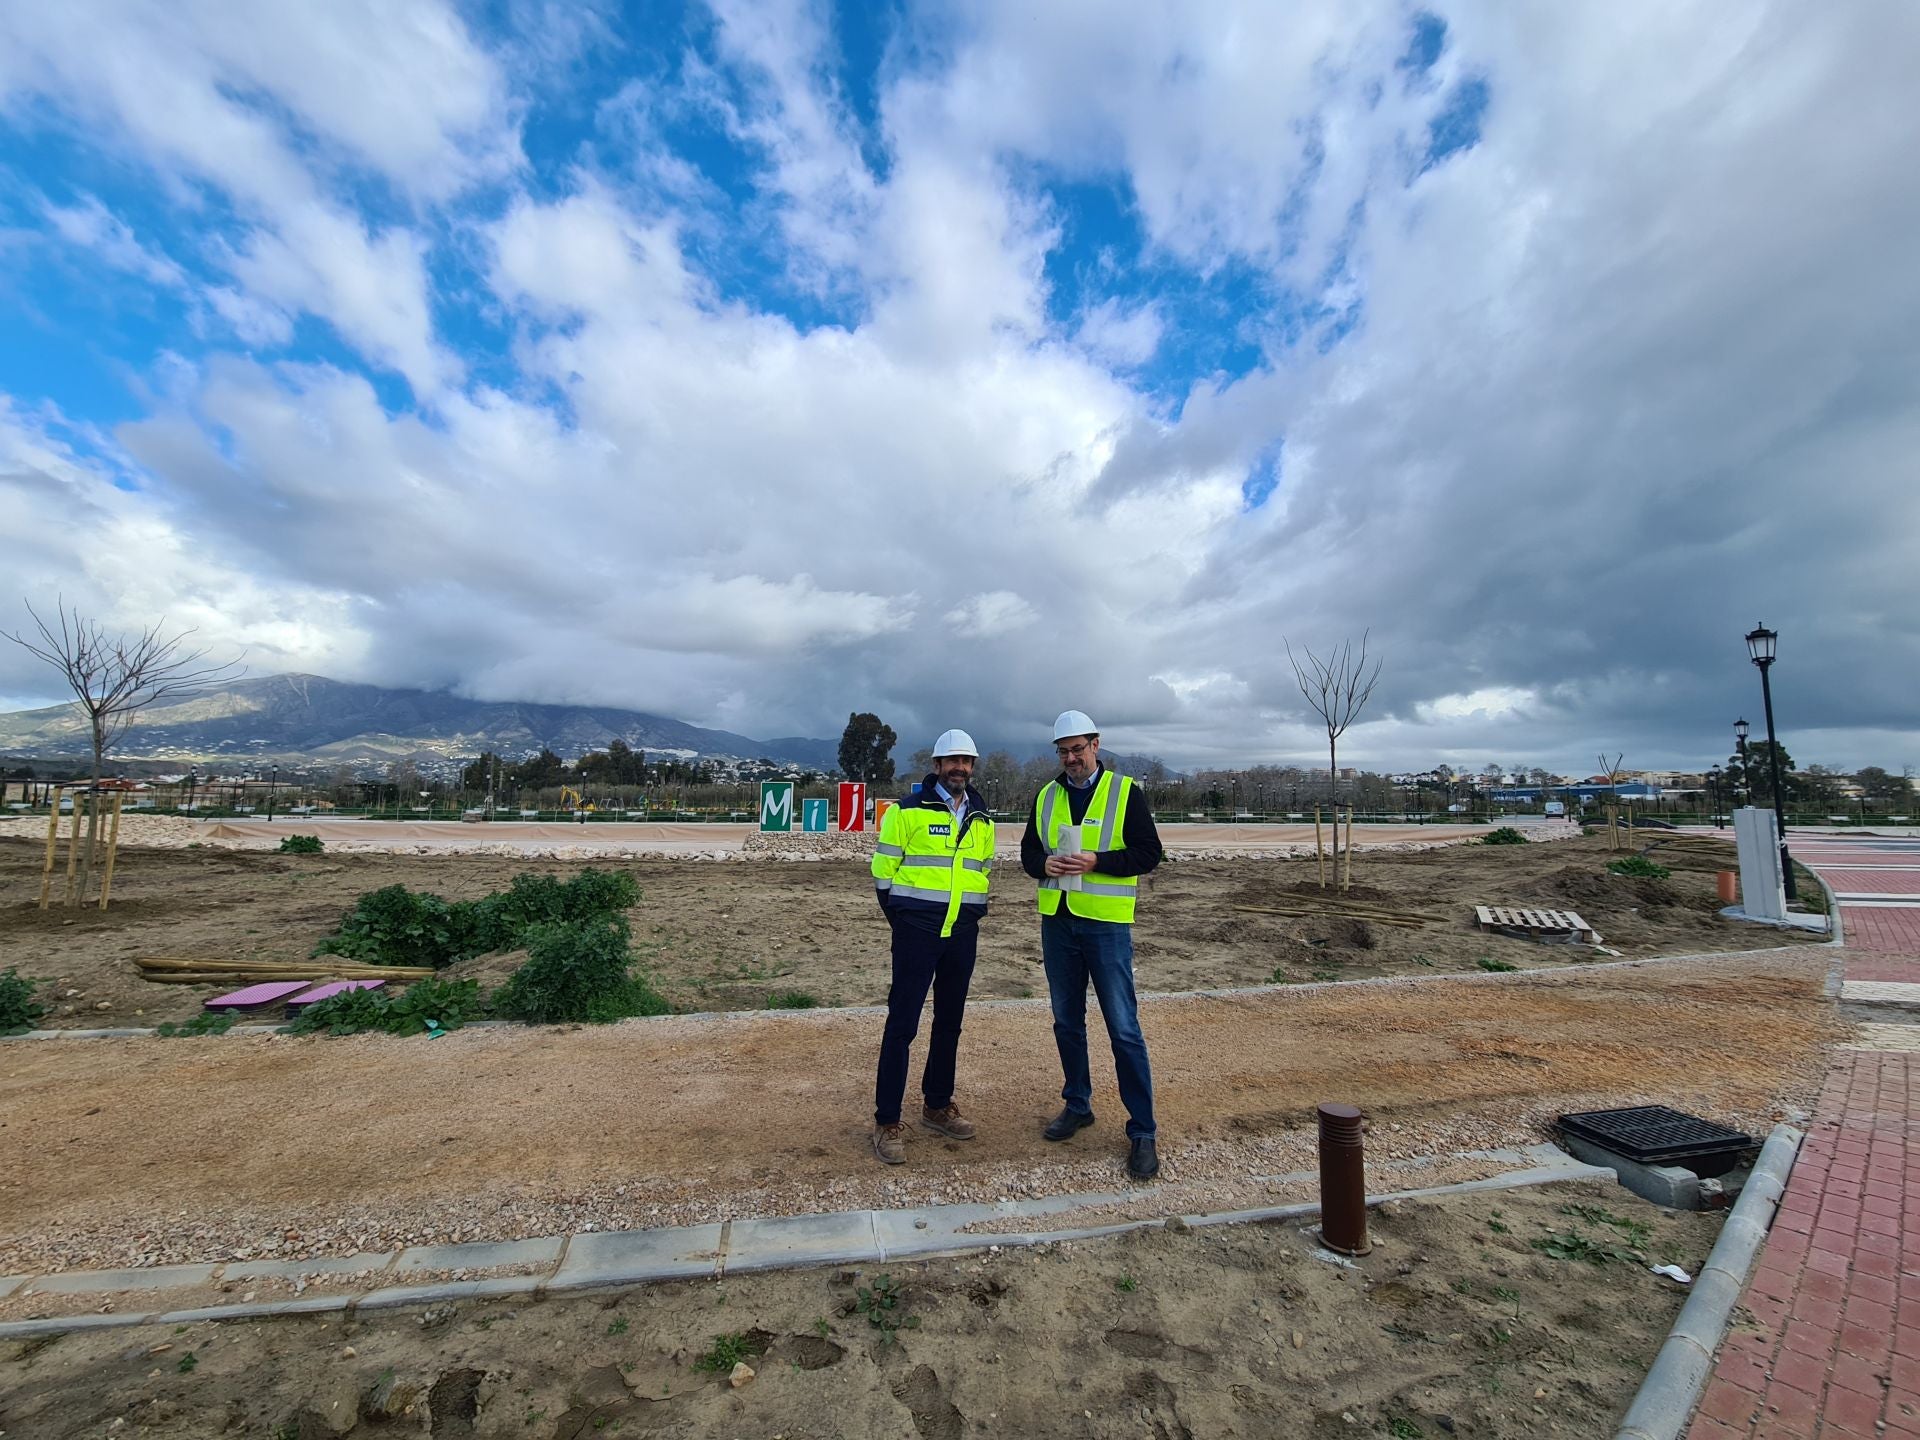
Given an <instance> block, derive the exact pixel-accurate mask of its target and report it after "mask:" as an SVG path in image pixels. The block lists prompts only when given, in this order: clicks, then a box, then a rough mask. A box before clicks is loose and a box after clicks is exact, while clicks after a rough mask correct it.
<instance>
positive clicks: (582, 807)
mask: <svg viewBox="0 0 1920 1440" xmlns="http://www.w3.org/2000/svg"><path fill="white" fill-rule="evenodd" d="M560 808H561V809H562V810H571V811H573V812H574V813H576V814H582V815H591V814H593V813H594V807H593V803H592V802H591V801H590V800H588V799H587V797H586V796H584V795H582V794H581V793H580V792H579V791H578V790H576V789H574V788H573V787H572V786H571V785H562V786H561V787H560Z"/></svg>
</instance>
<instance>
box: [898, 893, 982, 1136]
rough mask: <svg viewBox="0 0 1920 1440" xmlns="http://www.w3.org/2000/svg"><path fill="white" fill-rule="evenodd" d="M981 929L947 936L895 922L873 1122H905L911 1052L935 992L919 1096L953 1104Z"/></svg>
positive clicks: (939, 1106) (940, 1106)
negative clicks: (903, 1108) (902, 1115)
mask: <svg viewBox="0 0 1920 1440" xmlns="http://www.w3.org/2000/svg"><path fill="white" fill-rule="evenodd" d="M979 944H980V927H979V926H978V925H962V926H956V927H955V928H954V932H953V934H951V935H949V936H948V937H947V938H946V939H944V940H942V939H941V938H940V934H939V932H938V931H937V930H921V929H917V928H915V927H914V926H913V925H912V924H910V923H909V922H906V921H902V920H895V921H894V922H893V985H892V986H891V987H890V988H889V989H888V991H887V1028H886V1030H885V1031H884V1032H882V1034H881V1036H880V1065H879V1068H878V1071H877V1073H876V1074H875V1076H874V1082H873V1123H874V1124H876V1125H897V1124H899V1123H900V1102H901V1100H902V1098H903V1097H904V1096H905V1095H906V1091H907V1061H908V1052H909V1051H910V1050H911V1049H912V1048H913V1037H914V1036H915V1035H917V1034H918V1033H919V1031H920V1011H921V1010H922V1009H923V1008H924V1007H925V1006H926V1003H927V991H928V990H932V991H933V1031H932V1033H931V1034H930V1035H929V1036H928V1037H927V1068H926V1070H925V1071H924V1072H923V1073H922V1075H921V1077H920V1096H921V1099H923V1100H924V1101H925V1102H926V1105H927V1108H928V1109H930V1110H944V1109H946V1108H947V1106H949V1105H951V1104H952V1103H953V1072H954V1070H955V1068H956V1067H957V1065H958V1063H959V1056H960V1020H961V1017H962V1015H964V1014H965V1012H966V1008H967V987H968V986H969V985H971V984H972V983H973V959H974V952H975V950H976V949H977V948H978V947H979Z"/></svg>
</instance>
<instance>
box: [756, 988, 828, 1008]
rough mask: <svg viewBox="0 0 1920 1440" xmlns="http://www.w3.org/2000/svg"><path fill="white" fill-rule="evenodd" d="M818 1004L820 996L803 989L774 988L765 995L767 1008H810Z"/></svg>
mask: <svg viewBox="0 0 1920 1440" xmlns="http://www.w3.org/2000/svg"><path fill="white" fill-rule="evenodd" d="M819 1004H820V997H819V996H817V995H809V994H808V993H807V992H806V991H805V990H776V991H774V992H773V994H771V995H769V996H768V997H767V1009H769V1010H812V1009H815V1008H816V1007H818V1005H819Z"/></svg>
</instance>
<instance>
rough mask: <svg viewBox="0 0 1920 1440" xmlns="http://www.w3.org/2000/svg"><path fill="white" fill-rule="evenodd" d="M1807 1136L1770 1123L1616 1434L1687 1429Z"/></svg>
mask: <svg viewBox="0 0 1920 1440" xmlns="http://www.w3.org/2000/svg"><path fill="white" fill-rule="evenodd" d="M1805 1138H1806V1136H1805V1134H1804V1132H1802V1131H1799V1130H1796V1129H1794V1128H1793V1127H1792V1126H1791V1125H1776V1126H1774V1127H1773V1133H1772V1134H1771V1135H1769V1136H1768V1137H1767V1143H1766V1144H1765V1145H1764V1146H1762V1147H1761V1150H1760V1159H1759V1160H1758V1161H1757V1162H1756V1163H1755V1165H1754V1167H1753V1175H1752V1177H1751V1178H1750V1179H1748V1181H1747V1183H1746V1186H1745V1188H1743V1189H1742V1190H1741V1192H1740V1198H1739V1199H1738V1200H1736V1201H1735V1202H1734V1206H1733V1213H1732V1214H1731V1215H1730V1216H1728V1217H1727V1223H1726V1225H1725V1227H1724V1228H1722V1230H1721V1231H1720V1238H1719V1239H1718V1240H1716V1241H1714V1245H1713V1250H1712V1252H1711V1253H1710V1254H1709V1255H1708V1256H1707V1263H1706V1264H1705V1265H1704V1266H1702V1267H1701V1270H1700V1274H1699V1275H1698V1276H1696V1277H1695V1279H1694V1282H1693V1293H1692V1294H1691V1295H1689V1296H1688V1297H1687V1303H1686V1304H1685V1305H1684V1306H1682V1307H1681V1310H1680V1316H1679V1318H1678V1319H1677V1320H1675V1321H1674V1322H1673V1330H1672V1332H1671V1333H1669V1334H1668V1336H1667V1340H1666V1343H1665V1344H1664V1345H1662V1346H1661V1347H1660V1353H1659V1354H1658V1355H1657V1356H1655V1357H1654V1362H1653V1368H1652V1369H1651V1370H1649V1371H1648V1372H1647V1378H1646V1380H1645V1381H1643V1382H1642V1383H1641V1386H1640V1392H1639V1394H1637V1395H1635V1396H1634V1397H1633V1404H1632V1405H1630V1406H1628V1407H1627V1414H1626V1418H1625V1419H1623V1420H1622V1421H1621V1422H1620V1428H1619V1429H1618V1430H1617V1431H1616V1432H1615V1433H1614V1440H1678V1437H1679V1436H1680V1434H1681V1433H1682V1432H1683V1431H1684V1430H1685V1429H1686V1424H1687V1421H1688V1420H1689V1419H1690V1418H1691V1417H1692V1415H1693V1407H1694V1406H1695V1405H1697V1404H1699V1403H1700V1393H1701V1391H1703V1390H1704V1389H1705V1388H1706V1384H1707V1376H1708V1375H1709V1374H1711V1373H1712V1371H1713V1352H1714V1351H1715V1350H1716V1349H1718V1348H1719V1345H1720V1341H1721V1340H1722V1339H1723V1338H1724V1337H1725V1335H1726V1333H1727V1321H1728V1320H1729V1319H1730V1318H1731V1317H1732V1314H1733V1307H1734V1306H1735V1305H1736V1304H1737V1303H1738V1302H1739V1300H1740V1293H1741V1291H1742V1290H1744V1289H1745V1288H1746V1283H1747V1272H1748V1271H1749V1270H1751V1269H1752V1268H1753V1257H1754V1256H1755V1255H1756V1254H1757V1253H1758V1252H1759V1249H1760V1243H1761V1242H1762V1241H1763V1240H1765V1239H1766V1238H1767V1230H1768V1227H1770V1226H1771V1225H1772V1224H1773V1216H1774V1211H1775V1210H1776V1209H1778V1208H1779V1205H1780V1197H1781V1196H1782V1195H1783V1194H1785V1193H1786V1188H1787V1176H1788V1174H1789V1173H1791V1172H1792V1170H1793V1162H1794V1160H1795V1158H1796V1157H1797V1156H1798V1155H1799V1153H1800V1142H1801V1141H1802V1140H1803V1139H1805Z"/></svg>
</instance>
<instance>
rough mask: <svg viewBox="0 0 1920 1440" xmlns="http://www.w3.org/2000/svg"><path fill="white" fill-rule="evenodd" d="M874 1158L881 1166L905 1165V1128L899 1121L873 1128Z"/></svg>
mask: <svg viewBox="0 0 1920 1440" xmlns="http://www.w3.org/2000/svg"><path fill="white" fill-rule="evenodd" d="M873 1154H874V1158H875V1159H876V1160H878V1161H879V1162H880V1163H881V1164H883V1165H904V1164H906V1163H907V1127H906V1126H905V1125H903V1124H901V1123H900V1122H899V1121H895V1122H894V1123H893V1124H891V1125H876V1126H874V1127H873Z"/></svg>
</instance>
